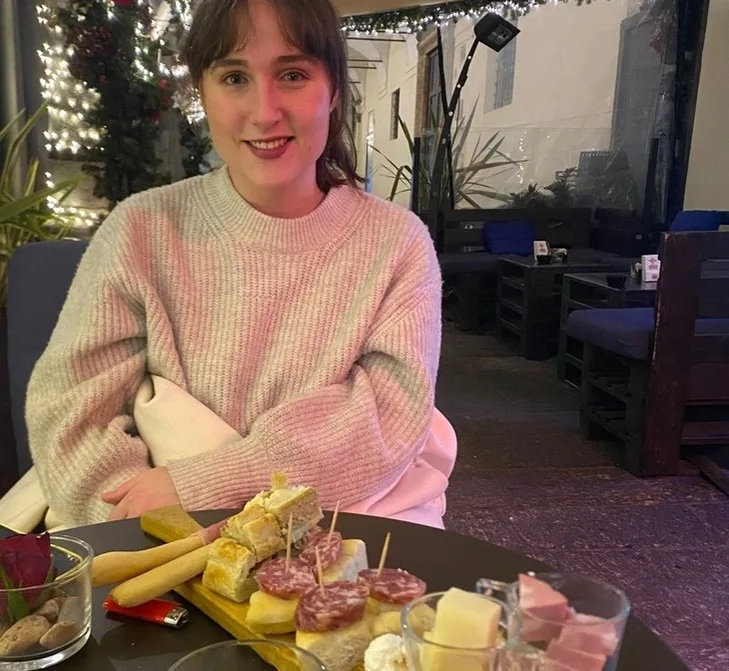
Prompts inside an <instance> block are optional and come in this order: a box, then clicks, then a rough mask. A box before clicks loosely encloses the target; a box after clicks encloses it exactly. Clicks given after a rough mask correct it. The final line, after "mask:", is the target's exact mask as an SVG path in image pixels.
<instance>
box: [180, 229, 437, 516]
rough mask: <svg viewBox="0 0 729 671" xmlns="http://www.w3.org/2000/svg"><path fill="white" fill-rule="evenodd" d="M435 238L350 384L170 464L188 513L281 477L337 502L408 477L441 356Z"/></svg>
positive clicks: (408, 270) (376, 326)
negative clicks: (279, 474) (225, 442)
mask: <svg viewBox="0 0 729 671" xmlns="http://www.w3.org/2000/svg"><path fill="white" fill-rule="evenodd" d="M420 226H422V224H420ZM422 228H423V230H424V227H422ZM426 236H427V231H426V232H425V233H424V235H423V234H422V231H421V235H420V236H419V237H418V240H417V242H416V244H415V245H413V247H412V248H411V249H409V250H408V252H407V253H406V254H405V255H404V256H405V257H406V260H405V261H404V265H405V266H406V267H405V268H403V269H401V273H400V274H399V276H398V277H396V278H395V279H394V281H392V282H391V285H390V287H389V290H388V291H387V293H386V295H385V297H384V299H383V301H382V303H381V305H380V308H379V309H378V312H377V316H376V319H375V322H374V323H373V324H372V327H371V329H370V332H369V336H368V337H367V339H366V342H365V343H364V346H363V347H362V349H361V352H360V355H359V357H358V359H357V361H356V362H355V364H354V365H353V366H352V368H351V370H350V372H349V374H348V376H347V377H346V379H344V380H342V381H341V382H339V383H337V384H332V385H329V386H326V387H323V388H319V389H316V390H313V391H311V392H309V393H306V394H304V395H301V396H300V397H297V398H293V399H291V400H289V401H287V402H284V403H282V404H280V405H277V406H275V407H273V408H271V409H270V410H268V411H267V412H265V413H263V414H262V415H261V416H260V417H258V418H257V419H256V420H255V421H254V422H253V424H252V426H251V429H250V432H249V433H248V434H247V435H246V436H245V437H244V438H243V439H242V440H240V441H236V442H233V443H231V444H230V445H227V446H225V447H222V448H220V449H217V450H214V451H212V452H206V453H203V454H201V455H198V456H194V457H191V458H187V459H183V460H179V461H174V462H172V463H170V464H168V466H167V468H168V470H169V472H170V474H171V475H172V478H173V480H174V481H175V484H176V486H177V490H178V492H180V496H181V497H182V502H183V505H184V507H185V508H186V509H188V510H196V509H202V508H217V507H221V508H222V507H236V506H239V505H240V504H241V502H242V501H244V500H245V499H247V498H249V497H250V496H253V495H254V494H255V493H256V492H258V491H260V490H262V489H266V488H268V487H269V486H270V478H271V473H272V472H274V471H282V472H285V473H286V474H287V475H288V477H289V479H290V480H291V481H292V482H297V483H301V484H308V485H311V486H314V487H316V488H317V490H318V492H319V495H320V498H321V500H322V502H323V504H324V505H329V506H332V505H334V503H336V502H337V501H339V502H340V503H341V505H342V506H346V505H349V504H351V503H354V502H356V501H359V500H361V499H364V498H366V497H368V496H370V495H373V494H376V493H377V492H379V491H382V490H383V489H385V488H387V487H388V486H389V485H391V484H393V483H394V482H395V481H396V480H397V479H398V478H399V477H400V476H401V475H402V473H403V472H404V471H405V470H406V469H407V468H408V467H409V465H410V464H411V463H412V460H413V459H414V458H415V457H416V456H417V454H418V453H419V452H421V451H422V449H423V448H424V446H425V442H426V439H427V436H428V432H429V430H430V426H431V422H432V416H433V409H434V396H435V381H436V375H437V368H438V360H439V355H440V339H441V292H442V287H441V280H440V271H439V267H438V262H437V258H436V256H435V251H434V249H433V247H432V243H431V241H430V238H429V237H427V239H426Z"/></svg>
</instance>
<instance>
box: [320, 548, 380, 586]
mask: <svg viewBox="0 0 729 671" xmlns="http://www.w3.org/2000/svg"><path fill="white" fill-rule="evenodd" d="M366 568H369V564H368V563H367V546H366V545H365V542H364V541H362V540H359V539H358V538H347V539H345V540H344V541H342V554H341V555H339V559H337V561H336V562H335V563H334V564H332V565H331V566H330V567H329V568H328V569H327V570H326V571H324V572H323V574H322V578H323V579H324V582H336V581H337V580H346V581H347V582H357V576H358V575H359V572H360V571H361V570H362V569H366Z"/></svg>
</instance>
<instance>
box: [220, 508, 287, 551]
mask: <svg viewBox="0 0 729 671" xmlns="http://www.w3.org/2000/svg"><path fill="white" fill-rule="evenodd" d="M249 513H250V511H249ZM249 513H246V511H245V510H244V511H243V512H241V513H238V514H237V515H234V516H233V517H231V518H230V519H229V520H228V522H227V523H226V525H225V526H224V527H223V529H222V530H221V532H220V533H221V536H223V537H225V538H232V539H233V540H235V541H236V542H237V543H239V544H240V545H242V546H244V547H246V548H248V549H249V550H250V551H251V552H253V553H254V554H255V556H256V563H257V564H258V563H260V562H262V561H264V560H266V559H268V558H269V557H272V556H273V555H275V554H276V553H277V552H280V551H281V550H285V549H286V541H285V540H284V536H283V535H282V533H281V527H280V526H279V523H278V521H277V520H276V517H275V516H274V515H272V514H271V513H265V514H264V515H262V516H260V517H256V518H254V519H250V514H249Z"/></svg>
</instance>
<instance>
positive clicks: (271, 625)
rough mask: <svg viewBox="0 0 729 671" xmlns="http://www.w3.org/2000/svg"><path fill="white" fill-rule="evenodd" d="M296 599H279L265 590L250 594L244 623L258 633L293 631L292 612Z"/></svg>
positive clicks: (293, 611) (286, 632)
mask: <svg viewBox="0 0 729 671" xmlns="http://www.w3.org/2000/svg"><path fill="white" fill-rule="evenodd" d="M298 603H299V600H298V599H279V598H278V597H276V596H272V595H270V594H266V593H265V592H260V591H259V592H255V593H254V594H252V595H251V601H250V607H249V608H248V613H247V614H246V625H247V626H248V628H249V629H251V631H255V632H257V633H259V634H264V635H272V634H288V633H289V632H292V631H295V630H296V627H295V626H294V613H295V612H296V606H297V604H298Z"/></svg>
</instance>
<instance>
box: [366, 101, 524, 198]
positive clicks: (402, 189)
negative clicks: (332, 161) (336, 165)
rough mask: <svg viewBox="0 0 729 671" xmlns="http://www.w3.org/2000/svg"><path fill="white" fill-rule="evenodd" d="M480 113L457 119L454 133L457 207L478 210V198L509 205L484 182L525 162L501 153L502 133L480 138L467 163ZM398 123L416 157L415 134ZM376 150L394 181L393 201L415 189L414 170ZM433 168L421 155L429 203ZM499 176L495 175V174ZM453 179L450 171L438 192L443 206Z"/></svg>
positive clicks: (422, 187) (422, 188) (424, 190)
mask: <svg viewBox="0 0 729 671" xmlns="http://www.w3.org/2000/svg"><path fill="white" fill-rule="evenodd" d="M475 112H476V106H475V105H474V106H473V107H472V108H471V112H470V113H469V115H468V117H467V118H466V120H465V121H464V120H463V119H460V118H459V119H456V122H455V124H454V129H453V142H452V148H451V155H452V157H453V166H452V167H453V194H454V197H455V198H454V200H455V204H456V205H458V204H459V203H461V202H465V203H468V205H469V206H470V207H473V208H478V207H479V204H478V202H476V200H475V199H476V198H492V199H494V200H498V201H501V202H507V201H508V200H509V196H508V195H506V194H502V193H499V192H498V191H496V190H495V189H494V188H493V187H490V186H489V185H488V184H485V183H484V179H487V178H488V179H492V178H494V177H496V176H497V175H500V174H502V173H504V172H507V171H509V170H511V169H512V168H514V166H516V165H518V164H519V163H521V162H522V161H517V160H514V159H512V158H510V157H509V156H507V155H506V154H504V153H503V152H502V151H501V145H502V144H503V143H504V138H503V137H501V138H500V137H499V134H498V133H494V134H493V135H492V136H491V137H489V139H488V140H486V141H485V142H482V140H481V138H480V137H479V138H478V140H477V142H476V146H475V147H474V149H473V151H472V152H471V158H470V160H467V161H466V160H463V156H464V154H465V146H466V141H467V139H468V136H469V133H470V130H471V125H472V123H473V117H474V114H475ZM398 123H399V125H400V128H401V129H402V131H403V135H404V136H405V139H406V140H407V143H408V147H409V149H410V156H411V157H412V156H413V155H414V142H413V137H412V134H411V133H410V130H409V129H408V127H407V124H406V123H405V122H404V121H403V120H402V119H401V118H400V117H398ZM373 149H374V150H375V151H376V152H377V153H378V154H379V155H380V156H382V157H383V158H384V159H385V163H384V164H383V168H384V170H385V171H386V172H387V174H388V175H389V176H390V177H391V178H392V187H391V189H390V195H389V197H388V199H389V200H394V199H395V197H396V196H398V195H399V194H401V193H406V192H408V191H410V190H411V189H412V186H413V184H412V180H413V169H412V166H411V165H397V164H396V163H395V162H394V161H392V160H391V159H390V158H388V157H387V156H386V155H385V154H384V153H383V152H382V151H380V150H379V149H377V147H373ZM430 169H431V166H430V165H429V164H428V157H427V156H425V155H423V154H421V157H420V170H419V174H420V180H421V181H420V185H419V186H420V193H421V194H422V196H423V198H425V199H426V200H425V201H424V202H427V199H428V198H429V197H430V193H431V188H432V184H431V182H432V175H431V173H430ZM495 170H496V171H497V172H494V171H495ZM449 181H450V177H449V175H448V171H447V170H446V171H444V172H443V178H442V181H441V183H440V184H439V185H437V187H436V188H437V189H438V192H439V202H440V204H441V205H443V204H444V203H445V202H446V200H447V199H448V196H449V191H450V183H449Z"/></svg>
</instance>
